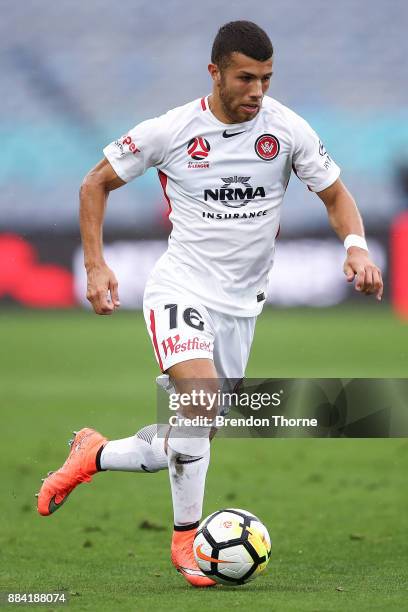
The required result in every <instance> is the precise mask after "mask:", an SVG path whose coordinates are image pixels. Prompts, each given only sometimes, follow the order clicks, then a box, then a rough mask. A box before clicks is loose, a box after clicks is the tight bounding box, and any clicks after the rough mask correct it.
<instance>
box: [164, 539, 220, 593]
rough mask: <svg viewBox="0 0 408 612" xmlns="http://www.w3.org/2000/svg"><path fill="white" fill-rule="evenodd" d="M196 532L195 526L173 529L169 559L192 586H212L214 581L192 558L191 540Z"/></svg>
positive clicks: (192, 540)
mask: <svg viewBox="0 0 408 612" xmlns="http://www.w3.org/2000/svg"><path fill="white" fill-rule="evenodd" d="M196 533H197V528H195V529H194V528H193V529H188V530H181V531H179V530H177V531H176V530H175V531H173V539H172V541H171V560H172V563H173V565H174V567H175V568H176V570H177V571H178V572H180V574H183V576H184V578H185V579H186V580H187V582H189V583H190V584H192V585H193V586H195V587H209V586H213V585H214V584H216V583H215V581H214V580H212V579H211V578H207V576H206V575H205V574H203V572H202V571H201V570H200V568H199V567H198V565H197V563H196V560H195V559H194V553H193V542H194V538H195V534H196Z"/></svg>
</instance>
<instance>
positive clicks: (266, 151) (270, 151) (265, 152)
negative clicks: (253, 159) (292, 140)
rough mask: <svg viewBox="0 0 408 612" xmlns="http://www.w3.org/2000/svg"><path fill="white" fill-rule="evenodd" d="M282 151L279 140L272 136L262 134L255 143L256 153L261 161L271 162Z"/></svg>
mask: <svg viewBox="0 0 408 612" xmlns="http://www.w3.org/2000/svg"><path fill="white" fill-rule="evenodd" d="M279 150H280V144H279V140H278V139H277V138H276V136H273V135H272V134H262V136H259V137H258V138H257V139H256V141H255V152H256V154H257V155H258V157H260V158H261V159H264V160H265V161H271V160H272V159H275V157H277V155H278V153H279Z"/></svg>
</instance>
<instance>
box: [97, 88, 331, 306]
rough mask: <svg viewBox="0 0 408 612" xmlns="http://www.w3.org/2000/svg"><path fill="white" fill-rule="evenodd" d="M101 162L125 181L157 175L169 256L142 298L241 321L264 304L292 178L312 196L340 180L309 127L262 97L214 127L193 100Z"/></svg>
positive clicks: (142, 128)
mask: <svg viewBox="0 0 408 612" xmlns="http://www.w3.org/2000/svg"><path fill="white" fill-rule="evenodd" d="M104 154H105V156H106V158H107V159H108V161H109V162H110V164H111V165H112V167H113V169H114V170H115V172H116V174H117V175H118V176H119V177H120V178H121V179H123V180H124V181H126V182H129V181H131V180H132V179H134V178H136V177H137V176H140V175H141V174H143V173H144V172H145V171H146V170H147V168H150V167H152V166H154V167H155V168H157V170H158V173H159V178H160V181H161V184H162V187H163V190H164V193H165V196H166V199H167V203H168V205H169V211H170V214H169V218H170V220H171V222H172V224H173V229H172V232H171V235H170V238H169V244H168V250H167V252H166V253H165V254H164V255H163V256H162V257H161V258H160V259H159V261H158V262H157V264H156V266H155V268H154V270H153V272H152V274H151V276H150V279H149V281H148V283H147V285H146V291H145V299H146V300H147V301H149V300H152V301H153V300H154V299H155V298H157V296H158V295H159V294H162V295H163V294H166V293H168V294H169V295H174V294H175V293H177V294H178V295H181V296H183V295H185V296H187V295H188V296H192V297H194V298H196V299H197V301H198V302H200V303H202V304H203V305H204V306H206V307H208V308H212V309H214V310H217V311H219V312H223V313H227V314H231V315H235V316H244V317H245V316H246V317H248V316H255V315H257V314H259V312H260V311H261V310H262V306H263V304H264V302H265V298H266V293H267V288H268V274H269V272H270V270H271V268H272V264H273V257H274V245H275V238H276V236H277V234H278V231H279V218H280V211H281V205H282V200H283V196H284V194H285V191H286V188H287V185H288V182H289V178H290V175H291V172H292V170H293V171H294V172H295V173H296V175H297V176H298V177H299V179H301V180H302V181H303V182H304V183H305V184H306V185H307V186H308V188H309V189H310V190H311V191H315V192H319V191H322V190H323V189H326V188H327V187H329V186H330V185H332V183H334V181H335V180H336V179H337V178H338V176H339V174H340V169H339V167H338V166H337V165H336V164H335V163H334V161H333V160H332V159H331V158H330V157H329V155H328V154H327V152H326V150H325V148H324V146H323V144H322V143H321V141H320V140H319V137H318V136H317V134H316V133H315V132H314V131H313V130H312V128H311V127H310V126H309V124H308V123H307V122H306V121H305V120H304V119H302V118H301V117H299V115H297V114H296V113H294V112H293V111H291V110H290V109H288V108H286V107H285V106H283V105H282V104H280V103H279V102H277V101H276V100H274V99H272V98H270V97H268V96H265V97H264V99H263V102H262V108H261V109H260V111H259V113H258V115H257V116H256V117H255V118H254V119H253V120H251V121H246V122H244V123H237V124H224V123H221V122H220V121H219V120H218V119H217V118H216V117H215V116H214V115H213V113H212V112H211V110H210V109H209V105H208V97H206V98H201V99H197V100H194V101H193V102H190V103H188V104H185V105H184V106H180V107H178V108H175V109H173V110H170V111H168V112H167V113H166V114H165V115H162V116H160V117H157V118H154V119H149V120H148V121H143V122H142V123H140V124H139V125H137V126H136V127H134V128H133V129H132V130H130V131H129V133H128V134H126V135H125V136H122V137H121V138H120V139H118V140H116V141H115V142H112V143H111V144H110V145H108V146H107V147H106V148H105V149H104ZM136 266H137V262H135V269H136ZM135 273H136V272H135Z"/></svg>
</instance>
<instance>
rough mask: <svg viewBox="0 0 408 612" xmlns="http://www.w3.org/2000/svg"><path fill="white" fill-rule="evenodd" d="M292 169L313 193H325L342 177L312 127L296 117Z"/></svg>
mask: <svg viewBox="0 0 408 612" xmlns="http://www.w3.org/2000/svg"><path fill="white" fill-rule="evenodd" d="M292 168H293V171H294V172H295V174H296V176H297V177H298V178H300V180H301V181H303V183H305V184H306V185H307V186H308V188H309V189H310V190H311V191H315V192H319V191H323V189H326V188H327V187H330V185H332V184H333V183H334V182H335V181H336V180H337V179H338V178H339V176H340V168H339V166H338V165H337V164H336V163H335V162H334V161H333V160H332V158H331V157H330V156H329V154H328V153H327V151H326V149H325V147H324V145H323V143H322V141H321V140H320V139H319V136H318V135H317V134H316V132H315V131H314V130H313V129H312V128H311V127H310V125H309V124H308V123H307V121H305V120H304V119H302V118H301V117H299V116H298V115H296V120H295V122H294V150H293V156H292Z"/></svg>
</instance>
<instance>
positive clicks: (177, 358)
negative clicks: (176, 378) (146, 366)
mask: <svg viewBox="0 0 408 612" xmlns="http://www.w3.org/2000/svg"><path fill="white" fill-rule="evenodd" d="M144 316H145V321H146V325H147V328H148V331H149V335H150V338H151V340H152V344H153V348H154V352H155V356H156V359H157V361H158V364H159V367H160V369H161V370H162V371H163V372H164V371H166V370H167V369H168V368H170V367H171V366H173V365H175V364H176V363H180V362H182V361H187V360H188V359H212V358H213V348H214V330H213V325H212V321H211V317H210V315H209V313H208V311H207V309H206V308H205V307H204V306H202V305H197V304H187V303H180V302H179V303H176V302H170V301H169V302H165V303H163V304H159V305H157V306H156V305H154V306H153V307H152V308H148V307H145V308H144Z"/></svg>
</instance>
